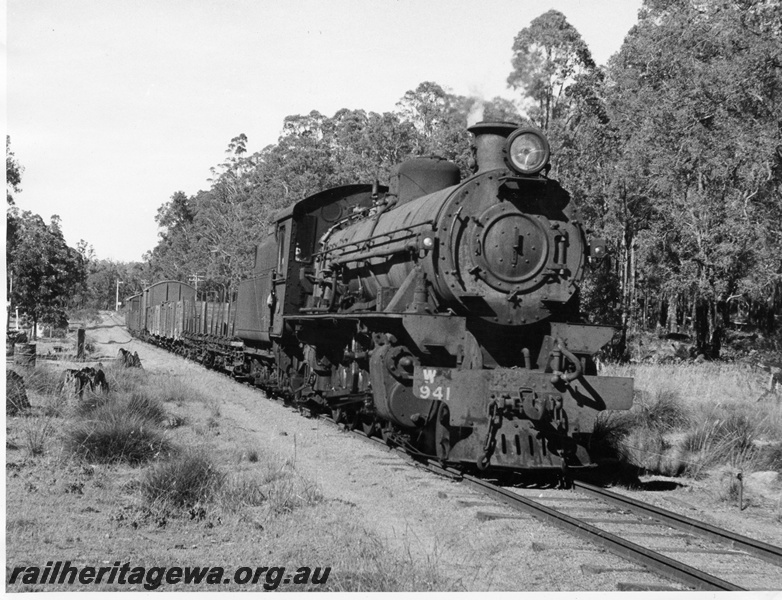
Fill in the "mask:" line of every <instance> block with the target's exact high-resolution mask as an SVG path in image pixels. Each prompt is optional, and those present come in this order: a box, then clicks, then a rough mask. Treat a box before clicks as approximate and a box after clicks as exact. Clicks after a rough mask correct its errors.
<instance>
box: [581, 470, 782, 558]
mask: <svg viewBox="0 0 782 600" xmlns="http://www.w3.org/2000/svg"><path fill="white" fill-rule="evenodd" d="M573 488H574V489H576V490H579V491H581V492H585V493H587V494H589V495H591V496H594V497H597V498H600V499H601V500H605V501H606V502H610V503H611V504H614V505H616V506H621V507H623V508H627V509H630V510H632V511H634V512H637V513H640V514H643V515H646V516H648V517H651V518H653V519H657V520H658V521H662V522H663V523H665V524H666V525H670V526H671V527H675V528H676V529H679V530H682V531H686V532H688V533H694V534H697V535H699V536H702V537H705V538H709V539H711V540H714V541H717V542H722V543H724V544H729V545H731V546H733V547H734V548H738V549H740V550H743V551H745V552H747V553H749V554H753V555H755V556H757V557H758V558H761V559H763V560H765V561H767V562H769V563H772V564H775V565H779V566H782V548H780V547H778V546H773V545H772V544H767V543H765V542H761V541H760V540H753V539H752V538H748V537H746V536H743V535H740V534H738V533H735V532H733V531H728V530H727V529H721V528H720V527H716V526H714V525H709V524H708V523H703V522H701V521H696V520H695V519H692V518H690V517H685V516H684V515H678V514H676V513H674V512H672V511H669V510H666V509H664V508H660V507H657V506H654V505H652V504H648V503H646V502H642V501H641V500H634V499H632V498H628V497H626V496H622V495H620V494H617V493H616V492H612V491H610V490H605V489H602V488H599V487H597V486H594V485H591V484H589V483H586V482H583V481H578V480H576V481H574V482H573Z"/></svg>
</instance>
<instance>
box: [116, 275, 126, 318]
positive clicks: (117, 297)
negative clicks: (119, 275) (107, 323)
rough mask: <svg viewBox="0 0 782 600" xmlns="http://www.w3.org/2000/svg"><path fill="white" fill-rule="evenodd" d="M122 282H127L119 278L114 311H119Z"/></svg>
mask: <svg viewBox="0 0 782 600" xmlns="http://www.w3.org/2000/svg"><path fill="white" fill-rule="evenodd" d="M120 283H125V282H124V281H120V280H119V279H117V293H116V294H115V296H114V312H117V311H118V310H119V284H120Z"/></svg>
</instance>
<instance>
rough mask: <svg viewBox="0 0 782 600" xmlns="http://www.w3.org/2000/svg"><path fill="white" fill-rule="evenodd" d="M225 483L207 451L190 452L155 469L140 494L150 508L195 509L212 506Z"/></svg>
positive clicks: (142, 481)
mask: <svg viewBox="0 0 782 600" xmlns="http://www.w3.org/2000/svg"><path fill="white" fill-rule="evenodd" d="M225 479H226V478H225V475H224V474H223V473H221V472H220V471H218V469H217V468H216V467H215V464H214V462H213V461H212V460H210V459H209V458H208V456H207V455H206V453H205V451H203V450H189V451H187V452H185V453H183V454H182V455H180V456H176V457H173V458H170V459H168V460H165V461H162V462H159V463H157V464H155V465H153V466H152V467H151V468H150V469H149V470H148V471H147V472H146V473H145V474H144V477H143V479H142V480H141V484H140V490H141V495H142V496H143V498H144V501H145V502H146V503H147V506H148V507H150V508H153V507H155V508H164V509H166V508H185V507H188V508H192V507H194V506H201V505H204V504H207V503H209V502H210V501H211V500H212V499H213V498H214V497H215V495H216V494H217V493H219V491H220V490H221V489H222V487H223V484H224V483H225Z"/></svg>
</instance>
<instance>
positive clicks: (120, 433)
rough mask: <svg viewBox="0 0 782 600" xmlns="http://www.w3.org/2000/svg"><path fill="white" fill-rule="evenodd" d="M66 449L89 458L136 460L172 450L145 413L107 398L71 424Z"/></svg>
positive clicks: (132, 462) (67, 432)
mask: <svg viewBox="0 0 782 600" xmlns="http://www.w3.org/2000/svg"><path fill="white" fill-rule="evenodd" d="M64 444H65V449H66V450H68V451H70V452H72V453H73V454H76V455H77V456H80V457H82V458H84V459H86V460H89V461H91V462H101V463H109V462H127V463H130V464H137V463H140V462H144V461H148V460H151V459H153V458H156V457H158V456H160V455H161V454H167V453H170V452H171V449H172V447H171V444H170V443H169V441H168V440H167V439H166V438H165V437H164V436H163V435H162V433H161V432H160V430H158V428H157V427H156V426H155V425H154V424H153V423H152V422H150V420H149V419H148V418H146V417H145V416H144V415H142V414H139V413H138V412H134V411H133V410H132V409H131V408H130V406H129V405H128V404H127V403H113V402H107V403H105V404H103V405H101V406H98V407H97V408H95V409H94V410H93V411H92V412H91V413H90V415H89V418H88V419H86V420H84V421H79V422H76V423H74V424H72V425H71V426H70V427H69V428H68V429H66V432H65V436H64Z"/></svg>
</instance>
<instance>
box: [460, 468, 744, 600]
mask: <svg viewBox="0 0 782 600" xmlns="http://www.w3.org/2000/svg"><path fill="white" fill-rule="evenodd" d="M463 481H464V482H466V483H467V484H468V485H470V486H471V487H473V488H475V489H480V490H481V491H483V492H484V493H486V494H487V495H489V496H492V497H494V498H496V499H498V500H500V501H501V502H504V503H505V504H508V505H509V506H511V507H512V508H515V509H517V510H522V511H524V512H527V513H530V514H532V515H533V516H535V517H536V518H539V519H541V520H543V521H546V522H548V523H550V524H552V525H555V526H557V527H559V528H562V529H565V530H567V531H569V532H571V533H573V534H575V535H577V536H579V537H581V538H583V539H586V540H588V541H590V542H592V543H594V544H596V545H598V546H602V547H603V548H606V549H607V550H609V551H611V552H612V553H614V554H617V555H619V556H621V557H623V558H626V559H628V560H630V561H632V562H634V563H637V564H640V565H642V566H644V567H646V568H647V569H649V570H650V571H654V572H655V573H658V574H660V575H663V576H664V577H667V578H669V579H673V580H675V581H678V582H680V583H683V584H685V585H688V586H691V587H694V588H696V589H698V590H722V591H743V590H744V588H742V587H739V586H737V585H735V584H733V583H730V582H729V581H725V580H723V579H719V578H718V577H714V576H713V575H710V574H708V573H705V572H704V571H700V570H699V569H696V568H694V567H691V566H689V565H686V564H684V563H682V562H680V561H678V560H675V559H673V558H670V557H668V556H665V555H663V554H660V553H659V552H654V551H653V550H649V549H647V548H644V547H642V546H640V545H638V544H636V543H634V542H630V541H628V540H625V539H623V538H621V537H619V536H617V535H614V534H613V533H610V532H608V531H604V530H602V529H598V528H597V527H594V526H593V525H590V524H589V523H585V522H584V521H582V520H580V519H576V518H574V517H571V516H569V515H566V514H564V513H561V512H559V511H558V510H554V509H553V508H549V507H548V506H545V505H543V504H540V503H538V502H535V501H533V500H530V499H529V498H525V497H523V496H520V495H519V494H515V493H513V492H510V491H508V490H505V489H503V488H500V487H497V486H496V485H494V484H492V483H489V482H487V481H483V480H482V479H478V478H476V477H473V476H472V475H464V476H463Z"/></svg>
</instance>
